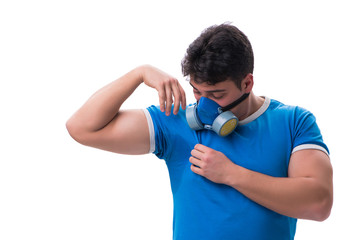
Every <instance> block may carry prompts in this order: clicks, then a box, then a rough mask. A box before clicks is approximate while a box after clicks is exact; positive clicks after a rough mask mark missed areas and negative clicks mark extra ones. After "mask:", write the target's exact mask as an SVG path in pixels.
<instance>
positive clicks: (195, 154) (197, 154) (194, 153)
mask: <svg viewBox="0 0 360 240" xmlns="http://www.w3.org/2000/svg"><path fill="white" fill-rule="evenodd" d="M190 154H191V156H193V157H195V158H197V159H200V160H201V159H202V155H203V153H202V152H200V151H198V150H196V149H193V150H191V153H190Z"/></svg>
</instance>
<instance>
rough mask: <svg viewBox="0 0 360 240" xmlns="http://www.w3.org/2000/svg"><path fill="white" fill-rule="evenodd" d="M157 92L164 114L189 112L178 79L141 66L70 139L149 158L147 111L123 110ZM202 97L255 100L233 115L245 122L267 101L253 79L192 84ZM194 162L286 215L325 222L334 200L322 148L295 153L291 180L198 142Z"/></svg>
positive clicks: (104, 96) (99, 101)
mask: <svg viewBox="0 0 360 240" xmlns="http://www.w3.org/2000/svg"><path fill="white" fill-rule="evenodd" d="M142 83H144V84H146V85H147V86H149V87H151V88H154V89H155V90H156V91H157V92H158V95H159V104H160V108H161V110H162V111H164V112H165V113H166V114H167V115H169V114H170V111H171V105H172V104H174V109H173V113H174V114H177V113H178V111H179V109H180V107H182V108H183V109H185V106H186V100H185V93H184V90H183V88H182V87H181V85H180V84H179V83H178V81H177V80H176V79H175V78H174V77H172V76H170V75H168V74H167V73H164V72H162V71H161V70H159V69H157V68H154V67H152V66H149V65H145V66H141V67H138V68H136V69H134V70H132V71H131V72H129V73H127V74H125V75H124V76H122V77H121V78H119V79H117V80H115V81H114V82H112V83H110V84H109V85H107V86H105V87H104V88H102V89H100V90H99V91H97V92H96V93H95V94H94V95H93V96H92V97H91V98H90V99H89V100H88V101H87V102H86V103H85V104H84V105H83V106H82V107H81V108H80V109H79V110H78V111H77V112H76V113H75V114H74V115H73V116H72V117H71V118H70V119H69V120H68V122H67V124H66V126H67V129H68V131H69V133H70V135H71V136H72V137H73V138H74V139H75V140H77V141H78V142H80V143H82V144H84V145H87V146H91V147H95V148H99V149H103V150H107V151H112V152H116V153H121V154H145V153H148V152H149V149H150V136H149V130H148V125H147V120H146V117H145V115H144V113H143V111H142V110H121V105H122V103H123V102H124V101H125V100H126V99H127V98H128V97H129V96H130V95H131V94H132V93H133V91H134V90H135V89H136V88H137V87H138V86H139V85H140V84H142ZM190 83H191V85H192V87H193V90H194V96H195V98H196V99H200V97H202V96H205V97H208V98H210V99H212V100H214V101H216V102H217V103H218V104H219V105H222V106H225V105H227V104H229V103H231V102H232V101H234V100H235V99H237V98H238V96H240V95H242V94H244V93H250V96H249V98H247V99H246V100H245V101H244V102H242V103H240V104H239V105H238V106H236V107H234V108H233V109H231V111H232V112H233V113H234V114H235V115H236V116H237V117H238V118H239V120H242V119H245V118H246V117H247V116H249V115H251V114H252V113H254V112H255V111H256V110H258V109H259V108H260V106H261V105H262V103H263V101H264V99H263V98H261V97H258V96H255V95H254V93H253V92H252V88H253V84H254V82H253V76H252V74H248V75H247V76H246V77H245V78H244V79H243V81H242V85H241V88H240V89H241V90H240V89H239V88H237V87H236V86H235V84H234V83H233V82H231V81H224V82H221V83H219V84H216V85H208V84H206V83H202V84H197V83H195V82H194V81H192V80H190ZM191 155H192V157H190V159H189V161H190V162H191V163H192V164H194V165H196V166H198V167H194V166H192V167H191V170H192V171H193V172H194V173H196V174H199V175H201V176H203V177H205V178H207V179H209V180H211V181H213V182H216V183H222V184H227V185H229V186H231V187H233V188H235V189H236V190H238V191H240V192H241V193H243V194H244V195H246V196H247V197H248V198H250V199H252V200H253V201H255V202H257V203H259V204H261V205H263V206H264V207H267V208H269V209H271V210H273V211H275V212H278V213H280V214H283V215H286V216H290V217H294V218H304V219H312V220H317V221H323V220H325V219H326V218H327V217H328V216H329V215H330V211H331V207H332V201H333V184H332V166H331V163H330V159H329V157H328V155H327V154H325V153H323V152H322V151H319V150H312V149H308V150H300V151H297V152H295V153H294V154H292V156H291V159H290V164H289V169H288V175H289V177H287V178H275V177H271V176H267V175H264V174H261V173H258V172H254V171H250V170H248V169H246V168H243V167H241V166H239V165H236V164H234V163H233V162H232V161H231V160H230V159H228V158H227V157H226V156H225V155H224V154H223V153H221V152H218V151H215V150H214V149H211V148H209V147H207V146H204V145H201V144H197V145H196V146H195V147H194V149H193V150H192V151H191Z"/></svg>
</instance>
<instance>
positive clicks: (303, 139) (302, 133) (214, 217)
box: [145, 98, 328, 240]
mask: <svg viewBox="0 0 360 240" xmlns="http://www.w3.org/2000/svg"><path fill="white" fill-rule="evenodd" d="M145 114H146V115H147V119H148V124H149V130H150V137H151V139H150V140H151V152H153V153H154V154H156V156H157V157H159V158H161V159H165V161H166V164H167V167H168V170H169V176H170V182H171V190H172V193H173V200H174V213H173V214H174V216H173V238H174V239H175V240H192V239H194V240H195V239H196V240H203V239H204V240H205V239H206V240H222V239H224V240H238V239H249V240H263V239H264V240H265V239H269V240H270V239H271V240H272V239H276V240H283V239H293V238H294V235H295V230H296V221H297V220H296V219H294V218H291V217H287V216H284V215H281V214H278V213H276V212H274V211H271V210H269V209H267V208H265V207H263V206H261V205H259V204H257V203H255V202H253V201H252V200H250V199H249V198H247V197H245V196H244V195H243V194H242V193H240V192H239V191H237V190H235V189H234V188H232V187H230V186H227V185H224V184H217V183H214V182H212V181H210V180H208V179H206V178H204V177H202V176H200V175H197V174H195V173H193V172H192V171H191V169H190V166H191V163H190V162H189V157H190V156H191V154H190V152H191V150H192V149H193V148H194V146H195V145H196V144H197V143H201V144H203V145H205V146H207V147H210V148H213V149H215V150H217V151H220V152H222V153H224V154H225V155H226V156H227V157H228V158H229V159H231V160H232V161H233V162H234V163H235V164H238V165H240V166H243V167H245V168H247V169H250V170H253V171H257V172H260V173H263V174H267V175H270V176H273V177H287V176H288V166H289V160H290V156H291V154H292V153H293V152H294V151H297V150H301V149H309V148H312V149H319V150H322V151H324V152H326V153H328V148H327V147H326V145H325V144H324V143H323V139H322V136H321V133H320V130H319V128H318V126H317V124H316V120H315V117H314V116H313V114H311V113H310V112H309V111H306V110H305V109H303V108H300V107H293V106H287V105H284V104H282V103H280V102H278V101H275V100H270V99H269V98H265V101H264V104H263V105H262V107H261V108H260V109H259V110H258V111H257V112H255V113H254V114H252V115H251V116H249V117H248V118H246V119H244V120H243V121H240V122H239V126H238V127H237V128H236V130H235V131H234V132H233V133H232V134H231V135H229V136H227V137H219V136H218V135H217V134H216V133H215V132H213V131H209V130H201V131H194V130H192V129H190V127H189V126H188V124H187V121H186V117H185V111H183V110H180V112H179V113H178V114H177V115H173V114H171V115H170V116H166V115H165V113H163V112H161V111H160V109H159V108H158V107H155V106H151V107H149V108H147V111H146V110H145Z"/></svg>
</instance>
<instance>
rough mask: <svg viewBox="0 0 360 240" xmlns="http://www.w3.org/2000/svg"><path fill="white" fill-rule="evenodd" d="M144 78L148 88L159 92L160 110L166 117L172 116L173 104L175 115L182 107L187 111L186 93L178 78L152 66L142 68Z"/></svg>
mask: <svg viewBox="0 0 360 240" xmlns="http://www.w3.org/2000/svg"><path fill="white" fill-rule="evenodd" d="M142 77H143V82H144V83H145V84H146V85H147V86H149V87H152V88H155V89H156V90H157V91H158V94H159V104H160V110H161V111H162V112H164V111H165V113H166V115H170V112H171V106H172V104H173V103H174V110H173V113H174V114H177V113H178V112H179V108H180V105H181V107H182V109H184V110H185V108H186V96H185V91H184V89H183V88H182V87H181V85H180V84H179V82H178V80H177V79H176V78H174V77H172V76H171V75H169V74H167V73H165V72H163V71H161V70H160V69H157V68H155V67H152V66H150V65H144V66H142Z"/></svg>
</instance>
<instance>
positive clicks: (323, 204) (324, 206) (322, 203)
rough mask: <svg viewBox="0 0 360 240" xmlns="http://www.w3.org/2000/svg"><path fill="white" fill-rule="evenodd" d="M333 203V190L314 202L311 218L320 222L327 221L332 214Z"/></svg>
mask: <svg viewBox="0 0 360 240" xmlns="http://www.w3.org/2000/svg"><path fill="white" fill-rule="evenodd" d="M332 205H333V196H332V192H331V191H328V192H327V193H326V194H324V195H323V197H322V198H321V199H319V200H318V201H317V202H316V203H314V205H313V207H312V209H311V213H310V217H309V218H310V219H311V220H314V221H318V222H322V221H325V220H326V219H328V218H329V216H330V214H331V209H332Z"/></svg>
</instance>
